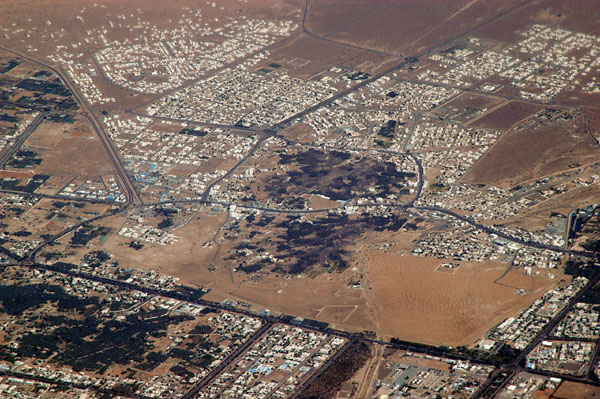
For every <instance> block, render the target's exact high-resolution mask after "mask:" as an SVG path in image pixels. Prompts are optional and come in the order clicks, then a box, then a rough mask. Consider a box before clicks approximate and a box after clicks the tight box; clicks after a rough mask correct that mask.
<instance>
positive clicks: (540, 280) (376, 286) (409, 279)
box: [365, 252, 556, 345]
mask: <svg viewBox="0 0 600 399" xmlns="http://www.w3.org/2000/svg"><path fill="white" fill-rule="evenodd" d="M365 261H366V262H368V266H367V270H368V272H367V282H368V291H367V292H368V297H369V301H370V303H372V305H373V307H374V312H375V314H376V320H377V321H378V324H379V331H380V332H381V333H382V334H385V335H388V336H392V337H397V338H400V339H404V340H410V341H419V342H423V343H428V344H432V345H470V344H472V343H473V342H474V341H476V340H477V339H478V338H479V337H480V336H481V335H482V334H484V333H485V332H486V331H487V330H489V329H490V328H492V327H494V326H495V325H496V324H497V323H499V322H501V321H502V320H504V319H505V318H507V317H509V316H514V315H516V314H518V312H519V311H520V310H521V309H522V308H524V307H526V306H527V305H529V304H530V303H531V302H533V301H534V300H535V299H536V298H538V297H539V296H540V295H541V294H542V293H544V292H545V291H546V290H547V289H548V288H550V287H552V286H553V285H554V284H556V280H554V281H553V280H550V279H548V278H547V277H546V276H533V277H532V276H526V275H525V273H524V272H523V271H522V270H518V269H517V270H511V271H509V272H508V274H506V275H504V272H505V271H506V268H507V266H506V265H502V264H499V263H495V262H484V263H465V264H462V265H461V266H460V267H459V268H458V269H457V270H456V272H455V273H452V274H449V273H439V272H436V271H435V270H436V268H437V267H438V265H439V263H440V261H439V260H437V259H424V258H416V257H410V256H398V255H397V254H382V253H369V252H366V253H365ZM518 289H523V290H525V291H526V292H527V294H526V295H522V296H520V295H517V294H516V291H517V290H518Z"/></svg>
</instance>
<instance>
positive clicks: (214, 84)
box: [146, 58, 336, 126]
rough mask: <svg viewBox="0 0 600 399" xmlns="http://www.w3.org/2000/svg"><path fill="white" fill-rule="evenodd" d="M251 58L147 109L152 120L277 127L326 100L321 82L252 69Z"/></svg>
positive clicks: (330, 89)
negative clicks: (170, 119) (272, 125)
mask: <svg viewBox="0 0 600 399" xmlns="http://www.w3.org/2000/svg"><path fill="white" fill-rule="evenodd" d="M257 61H258V60H255V59H254V58H253V59H250V60H248V61H246V62H244V63H242V64H239V65H238V66H235V67H228V68H225V69H223V70H222V71H220V72H219V73H216V74H214V75H212V76H210V77H209V78H207V79H204V80H202V81H201V82H198V83H195V84H192V85H190V86H187V87H184V88H182V89H180V90H178V91H176V92H174V93H171V94H169V95H167V96H165V97H163V98H161V99H160V100H158V102H156V103H153V104H151V105H149V106H148V107H147V110H146V111H147V113H148V115H150V116H158V117H163V118H172V119H180V120H191V121H200V122H205V123H215V124H225V125H236V124H237V125H238V126H254V125H258V126H260V125H267V124H275V123H278V122H280V121H282V120H284V119H286V118H288V117H290V116H292V115H294V114H296V113H299V112H300V111H302V110H304V109H306V108H309V107H310V106H312V105H314V104H316V103H318V102H320V101H322V100H324V99H326V98H328V97H330V96H331V95H332V94H334V93H335V91H336V89H335V88H334V87H333V86H330V85H329V84H327V83H323V81H322V80H309V81H305V80H301V79H298V78H294V77H291V76H289V75H288V74H287V73H286V72H285V71H281V70H278V68H274V69H269V70H267V69H265V68H262V69H260V70H258V71H254V70H250V69H249V63H250V66H251V64H254V63H255V62H257Z"/></svg>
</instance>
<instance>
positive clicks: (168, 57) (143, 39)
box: [90, 16, 297, 94]
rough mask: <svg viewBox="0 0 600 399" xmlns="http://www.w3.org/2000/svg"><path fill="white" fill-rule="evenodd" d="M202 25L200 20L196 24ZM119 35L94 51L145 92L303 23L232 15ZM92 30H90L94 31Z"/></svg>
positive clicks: (110, 70) (201, 72)
mask: <svg viewBox="0 0 600 399" xmlns="http://www.w3.org/2000/svg"><path fill="white" fill-rule="evenodd" d="M200 24H202V21H201V20H200V21H197V22H196V23H195V24H193V25H192V26H195V25H200ZM148 25H149V24H148V23H146V26H147V29H145V30H142V31H141V32H139V31H134V32H133V33H134V34H135V33H138V35H139V36H137V37H135V38H133V39H129V38H127V39H125V40H114V41H112V42H111V43H110V44H109V45H108V46H107V47H104V48H102V49H101V50H100V51H98V52H97V53H95V54H94V57H95V59H96V62H97V63H98V65H99V66H100V68H101V69H102V72H103V73H104V75H105V76H106V77H107V78H108V79H109V80H111V81H112V82H113V83H115V84H117V85H119V86H121V87H123V88H125V89H129V90H135V91H139V92H143V93H152V94H156V93H162V92H165V91H167V90H170V89H174V88H176V87H179V86H181V85H182V84H184V83H185V82H187V81H192V80H195V79H198V78H201V77H203V76H205V75H206V74H207V73H208V72H210V71H213V70H215V69H218V68H222V67H224V66H225V65H228V64H232V63H234V62H236V61H238V60H240V59H242V58H245V57H247V56H249V55H251V54H254V53H257V52H260V51H262V50H264V49H265V48H266V47H267V46H269V45H271V44H273V43H274V42H275V41H277V40H280V39H281V38H283V37H286V36H288V35H289V34H290V32H291V31H293V30H294V29H296V28H297V25H296V24H294V23H292V21H279V22H273V21H265V20H253V19H246V18H245V16H240V17H239V19H231V20H230V21H229V22H228V23H226V24H223V25H222V26H221V27H220V28H217V29H213V28H211V27H208V26H204V27H200V26H198V27H197V29H194V28H192V26H189V25H187V24H184V25H181V26H180V27H178V28H175V29H171V30H161V29H158V28H157V27H156V26H151V27H149V26H148ZM95 33H98V32H94V31H92V32H91V34H90V35H94V34H95Z"/></svg>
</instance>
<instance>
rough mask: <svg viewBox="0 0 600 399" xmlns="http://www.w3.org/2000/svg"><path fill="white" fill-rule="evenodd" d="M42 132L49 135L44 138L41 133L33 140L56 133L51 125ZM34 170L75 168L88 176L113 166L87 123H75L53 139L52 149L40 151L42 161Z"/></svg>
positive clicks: (58, 171) (50, 171) (52, 171)
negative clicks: (57, 139)
mask: <svg viewBox="0 0 600 399" xmlns="http://www.w3.org/2000/svg"><path fill="white" fill-rule="evenodd" d="M59 129H60V128H59ZM63 132H64V130H63ZM42 133H43V132H42ZM45 133H47V134H48V135H49V136H50V138H48V139H45V138H43V135H42V134H41V133H40V135H38V136H37V139H36V140H38V142H39V141H42V140H43V141H47V142H49V141H50V140H53V138H54V137H55V134H56V132H55V130H54V129H49V130H48V131H47V132H45ZM54 140H55V139H54ZM37 171H38V172H39V173H48V174H73V173H75V172H77V173H79V174H82V175H87V176H101V175H104V174H111V173H113V167H112V165H111V164H110V161H109V158H108V156H107V155H106V152H105V150H104V147H103V146H102V144H101V143H100V140H99V139H98V137H97V136H96V134H95V133H93V132H92V131H91V129H90V128H89V126H87V125H86V124H78V123H75V124H73V125H72V127H71V129H70V130H69V131H68V133H66V134H64V133H63V136H62V138H61V140H60V141H58V142H56V143H54V146H53V149H52V150H50V151H48V152H45V153H44V154H43V161H42V163H41V164H40V166H39V167H38V168H37Z"/></svg>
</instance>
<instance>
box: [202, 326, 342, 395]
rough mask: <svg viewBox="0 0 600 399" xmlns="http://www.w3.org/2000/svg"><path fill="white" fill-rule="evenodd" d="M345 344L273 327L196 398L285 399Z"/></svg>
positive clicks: (331, 338)
mask: <svg viewBox="0 0 600 399" xmlns="http://www.w3.org/2000/svg"><path fill="white" fill-rule="evenodd" d="M345 342H346V340H345V339H344V338H339V337H335V336H328V335H327V334H323V333H319V332H315V331H310V330H305V329H302V328H299V327H292V326H287V325H280V324H276V325H275V326H273V327H272V328H271V329H270V330H269V331H268V332H267V333H266V334H265V335H264V336H263V337H262V338H261V339H260V340H259V341H258V342H256V343H255V344H254V345H252V346H251V347H250V348H249V349H248V350H247V351H246V353H244V354H243V355H242V356H240V357H239V358H238V359H236V361H235V362H234V363H233V364H232V365H231V366H228V368H226V369H225V370H224V371H223V372H222V373H221V374H220V375H219V376H218V377H217V378H216V379H215V380H214V381H213V382H212V383H211V384H210V385H208V386H207V387H205V388H204V389H203V390H202V391H201V392H200V395H199V398H224V399H226V398H229V399H234V398H235V399H238V398H240V399H264V398H267V397H269V398H282V399H283V398H287V397H289V396H290V395H291V394H292V393H293V392H294V391H295V389H296V388H297V387H298V385H299V384H300V383H301V382H302V381H304V380H306V379H307V378H308V377H309V376H310V375H311V374H312V373H314V372H315V371H316V370H317V369H318V368H319V367H321V366H322V365H323V364H324V363H325V362H326V361H327V359H329V358H330V357H331V356H333V355H334V354H335V353H336V352H337V350H338V349H339V348H340V347H341V346H342V345H343V344H344V343H345Z"/></svg>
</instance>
